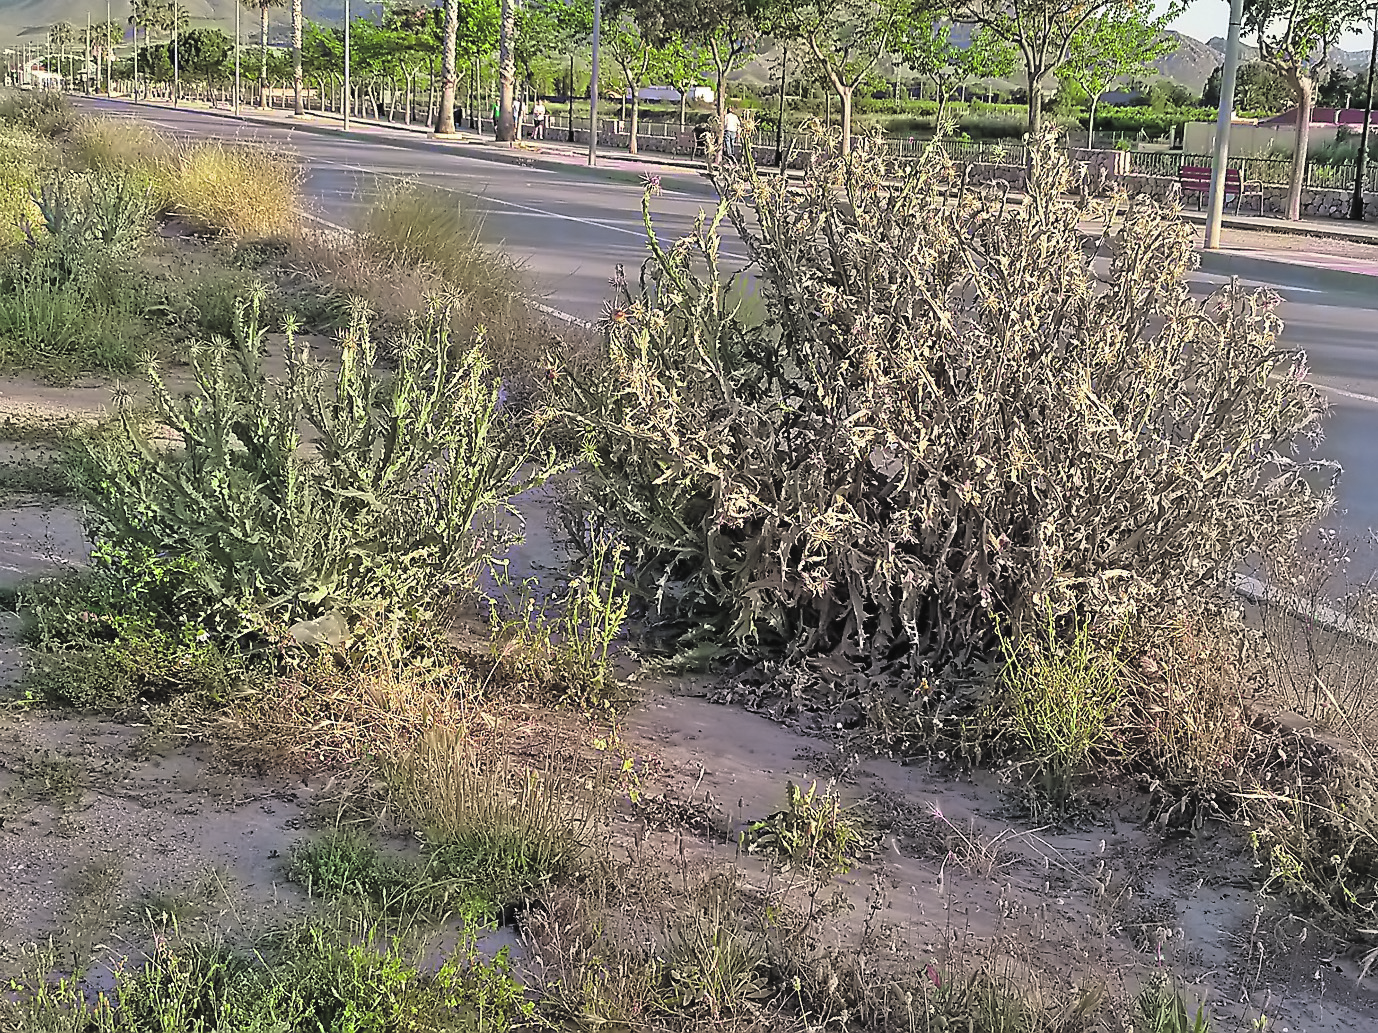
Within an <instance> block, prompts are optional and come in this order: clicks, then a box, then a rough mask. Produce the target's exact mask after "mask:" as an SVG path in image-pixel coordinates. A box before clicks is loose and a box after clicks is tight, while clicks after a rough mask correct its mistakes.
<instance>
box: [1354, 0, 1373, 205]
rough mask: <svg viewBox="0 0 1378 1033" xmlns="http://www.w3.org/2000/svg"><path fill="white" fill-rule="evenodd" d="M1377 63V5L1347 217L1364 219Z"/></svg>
mask: <svg viewBox="0 0 1378 1033" xmlns="http://www.w3.org/2000/svg"><path fill="white" fill-rule="evenodd" d="M1375 63H1378V7H1375V8H1374V9H1373V43H1372V45H1371V49H1370V50H1369V54H1368V89H1367V90H1366V91H1365V92H1364V130H1363V132H1362V133H1360V134H1359V156H1358V159H1357V160H1356V161H1355V163H1354V165H1355V168H1354V197H1353V199H1352V200H1351V201H1350V205H1349V217H1350V218H1351V219H1353V220H1354V221H1355V222H1363V221H1364V188H1365V187H1366V186H1367V185H1368V134H1369V131H1370V130H1371V129H1372V128H1373V66H1374V64H1375Z"/></svg>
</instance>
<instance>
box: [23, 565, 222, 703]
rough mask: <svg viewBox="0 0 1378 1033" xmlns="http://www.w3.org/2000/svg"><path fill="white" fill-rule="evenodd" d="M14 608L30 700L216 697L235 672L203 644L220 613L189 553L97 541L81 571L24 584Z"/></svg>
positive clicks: (215, 649)
mask: <svg viewBox="0 0 1378 1033" xmlns="http://www.w3.org/2000/svg"><path fill="white" fill-rule="evenodd" d="M18 608H19V611H20V613H21V614H23V615H24V618H25V632H24V634H25V639H26V641H28V642H29V643H30V644H31V645H34V646H36V647H37V650H38V651H37V655H36V657H35V659H34V663H33V666H32V668H31V670H30V671H29V673H28V674H27V676H26V678H25V682H24V688H25V691H26V692H27V693H28V694H29V695H30V696H32V697H34V698H41V699H45V700H48V701H50V702H57V703H65V704H70V705H72V706H77V707H83V708H85V707H90V708H100V709H121V708H124V707H128V706H131V705H132V704H134V703H135V702H136V701H138V700H139V699H141V698H152V699H163V698H167V697H169V696H172V695H178V694H182V693H187V692H196V693H202V694H205V695H206V696H208V697H210V698H223V697H224V696H225V695H226V694H227V693H228V692H230V691H231V690H232V688H233V687H234V685H236V684H237V683H238V681H239V680H240V678H241V677H242V673H243V672H242V667H241V665H240V664H239V663H238V662H237V661H234V660H231V659H229V658H227V657H226V656H225V655H224V654H223V653H222V652H221V651H220V649H219V648H218V647H217V646H216V644H215V643H213V642H211V641H210V636H209V634H208V633H207V630H206V629H207V627H209V626H214V625H215V624H216V623H217V622H218V621H220V620H222V619H223V615H222V614H220V613H218V612H217V611H218V608H217V607H216V606H215V605H214V604H213V603H212V602H211V601H209V600H207V599H206V597H205V596H204V595H202V593H201V591H200V587H199V584H198V579H197V576H196V572H195V568H194V564H193V563H192V561H190V560H188V559H169V558H166V557H161V556H158V555H155V554H154V553H153V552H151V551H150V550H148V549H144V548H139V547H132V548H120V547H116V546H114V545H111V544H110V543H101V544H99V545H97V546H96V548H95V550H94V551H93V554H92V557H91V565H90V567H89V568H88V569H84V570H79V571H74V572H72V573H69V574H66V575H64V576H61V577H58V578H46V579H40V580H38V581H35V582H31V583H30V584H28V585H25V586H24V587H23V588H22V589H21V590H20V592H19V598H18Z"/></svg>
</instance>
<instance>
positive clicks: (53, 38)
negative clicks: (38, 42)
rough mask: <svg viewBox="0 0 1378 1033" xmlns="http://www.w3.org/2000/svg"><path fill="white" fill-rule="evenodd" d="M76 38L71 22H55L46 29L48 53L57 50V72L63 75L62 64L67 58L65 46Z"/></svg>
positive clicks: (69, 44) (68, 45)
mask: <svg viewBox="0 0 1378 1033" xmlns="http://www.w3.org/2000/svg"><path fill="white" fill-rule="evenodd" d="M75 38H76V34H75V31H74V30H73V29H72V23H71V22H57V23H55V24H54V25H53V26H51V27H50V28H49V29H48V53H49V54H51V53H53V51H57V72H58V74H59V75H64V74H65V73H64V72H63V71H62V65H63V63H64V62H65V61H66V60H67V48H68V47H70V46H71V45H72V41H73V40H74V39H75Z"/></svg>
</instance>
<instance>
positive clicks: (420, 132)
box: [95, 98, 1378, 299]
mask: <svg viewBox="0 0 1378 1033" xmlns="http://www.w3.org/2000/svg"><path fill="white" fill-rule="evenodd" d="M95 99H100V100H104V101H105V102H107V103H109V102H110V101H109V100H108V99H106V98H95ZM115 103H123V104H129V103H130V102H129V101H128V100H124V99H121V98H116V100H115ZM139 106H140V107H148V108H161V109H166V110H171V106H170V105H169V104H167V103H166V102H162V101H152V102H150V101H143V102H140V104H139ZM177 110H187V111H195V112H197V113H199V114H209V115H215V116H218V117H222V118H226V119H233V120H237V121H239V122H241V123H246V124H251V125H269V126H274V127H276V128H291V129H293V130H296V131H299V132H307V133H319V134H323V135H328V136H335V137H347V138H349V139H358V140H365V141H374V142H377V143H381V144H386V145H390V146H394V147H405V148H409V149H414V150H427V151H434V150H436V149H441V150H446V151H450V152H452V153H455V154H461V155H463V156H465V157H469V158H477V159H480V160H483V161H491V162H496V163H500V164H506V165H516V166H523V167H527V168H541V169H548V170H551V171H558V172H565V173H568V174H571V175H585V176H589V177H593V178H599V179H603V180H605V181H612V182H623V183H634V184H642V183H645V182H647V181H648V179H649V178H650V177H652V176H654V177H656V178H657V179H658V180H659V184H660V188H661V189H662V190H667V191H671V192H674V193H681V194H686V195H690V196H695V197H702V198H705V199H716V198H717V196H718V193H717V190H716V189H715V188H714V186H713V184H712V183H711V182H710V181H709V179H708V178H707V176H706V175H705V169H704V163H703V161H702V160H701V159H693V158H684V157H679V156H674V155H664V154H658V153H652V154H639V155H632V154H629V153H628V152H627V151H625V150H622V149H619V148H610V147H600V148H599V158H598V164H597V166H594V167H590V166H589V164H588V149H587V148H586V147H580V146H576V145H573V144H569V143H567V142H564V141H556V140H546V141H531V140H523V141H521V142H520V143H519V144H517V145H515V146H514V145H510V144H502V143H498V142H497V141H495V140H494V139H492V138H491V137H487V136H482V135H479V134H478V133H476V132H474V131H472V130H461V131H460V132H458V133H457V134H456V135H455V136H454V137H453V138H444V139H442V138H437V137H436V136H434V135H433V134H432V133H431V131H430V128H429V127H428V126H425V125H411V126H408V125H401V124H396V123H392V124H389V123H386V122H375V121H372V120H368V119H357V118H354V119H351V120H350V128H349V130H348V131H347V132H346V130H345V129H344V127H343V125H342V120H341V118H340V117H339V116H338V115H336V114H334V113H331V112H325V113H321V112H311V113H310V114H309V115H308V116H306V117H305V118H297V117H295V116H294V115H292V114H291V113H289V112H286V111H281V110H279V109H268V110H264V109H262V108H253V107H248V106H244V107H242V108H241V109H240V114H239V115H238V116H236V115H234V114H233V112H231V111H230V110H229V109H227V108H219V107H210V106H208V105H205V104H193V103H185V102H184V103H183V104H181V105H180V106H179V108H178V109H177ZM1182 215H1183V218H1184V219H1185V220H1186V221H1188V222H1191V223H1195V224H1197V225H1200V226H1202V227H1204V224H1205V214H1204V213H1203V212H1196V211H1192V210H1186V211H1184V212H1183V213H1182ZM1223 226H1224V230H1225V232H1224V233H1223V235H1222V240H1221V243H1222V247H1221V248H1220V250H1218V251H1206V250H1204V247H1203V248H1202V251H1201V270H1202V272H1206V273H1211V274H1214V275H1219V276H1239V277H1241V278H1243V279H1248V280H1257V281H1259V282H1264V283H1270V284H1273V285H1275V286H1279V287H1299V288H1303V289H1307V290H1322V291H1327V290H1329V291H1344V292H1362V293H1367V294H1370V295H1371V296H1373V297H1375V298H1376V299H1378V224H1372V223H1351V222H1345V221H1340V220H1333V219H1305V220H1302V221H1299V222H1295V223H1293V222H1286V221H1284V220H1282V219H1278V218H1273V217H1268V216H1258V215H1227V216H1226V217H1225V218H1224V221H1223ZM1203 238H1204V231H1203V233H1202V236H1201V237H1199V238H1198V245H1199V246H1200V245H1204V239H1203Z"/></svg>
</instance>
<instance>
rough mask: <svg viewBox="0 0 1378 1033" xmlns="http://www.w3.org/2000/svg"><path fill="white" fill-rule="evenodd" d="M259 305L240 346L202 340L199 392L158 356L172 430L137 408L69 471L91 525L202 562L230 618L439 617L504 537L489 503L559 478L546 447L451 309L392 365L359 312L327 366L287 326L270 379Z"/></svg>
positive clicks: (236, 341) (201, 574) (160, 407)
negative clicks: (460, 332) (503, 401)
mask: <svg viewBox="0 0 1378 1033" xmlns="http://www.w3.org/2000/svg"><path fill="white" fill-rule="evenodd" d="M260 303H261V295H260V294H255V296H254V297H253V298H251V299H250V300H249V301H248V302H246V303H245V304H243V305H242V306H241V307H240V309H239V312H238V317H237V319H236V326H235V334H234V337H233V340H232V341H226V340H224V339H217V340H214V341H212V343H211V344H209V345H207V346H204V347H198V348H195V349H193V351H192V352H191V354H190V357H189V358H190V361H191V366H192V372H193V376H194V379H195V384H196V390H195V392H194V393H192V394H191V395H189V396H186V397H174V396H173V395H172V394H171V393H170V392H169V391H168V390H167V388H166V387H165V385H164V383H163V381H162V379H161V377H160V376H159V374H158V372H157V370H156V368H150V370H149V375H150V379H151V382H152V385H153V388H154V411H155V421H154V422H155V424H156V425H158V426H161V427H165V428H166V430H163V431H159V430H157V429H156V427H155V428H152V429H151V428H150V427H148V426H145V425H144V423H143V422H141V421H139V420H136V419H134V418H133V413H132V410H130V409H129V407H128V403H127V402H125V404H124V408H123V410H122V411H123V413H124V420H123V433H122V434H121V435H120V436H119V437H118V438H117V439H116V440H113V441H108V440H106V441H99V442H89V443H86V444H85V446H84V447H83V449H82V451H81V453H80V454H79V456H78V460H77V462H76V463H75V464H74V481H75V483H76V486H77V489H78V492H79V493H80V495H81V497H82V498H83V500H84V501H85V502H86V504H87V506H88V509H89V513H90V517H89V520H90V523H89V528H90V532H91V534H92V535H93V537H94V538H95V539H96V540H98V541H110V542H113V543H117V544H119V545H121V546H125V547H135V546H137V547H143V548H147V549H149V550H153V551H156V552H159V553H164V554H166V555H168V556H170V557H173V558H176V559H187V560H190V561H192V562H193V568H192V569H194V570H195V572H196V575H197V578H198V580H199V584H200V588H201V590H202V592H203V593H204V595H205V597H206V598H209V599H215V600H221V601H224V602H225V604H226V612H228V613H231V614H241V615H243V614H252V613H258V614H262V615H264V616H266V617H268V618H269V619H272V620H277V621H280V622H282V623H284V624H290V623H292V622H294V621H300V620H305V619H312V618H316V617H318V616H321V615H323V614H326V613H330V612H333V611H343V612H344V613H345V614H346V615H350V614H358V613H362V612H367V611H369V610H372V609H376V608H378V607H382V608H385V609H392V610H396V611H399V612H413V613H416V614H421V615H424V614H427V613H430V612H433V610H434V608H435V607H436V606H437V605H439V604H441V603H442V602H443V601H444V600H445V599H446V598H448V597H450V596H452V595H453V594H454V593H456V592H459V591H462V590H465V589H467V588H469V587H470V586H472V584H473V583H474V577H475V574H476V571H477V570H478V568H479V567H480V565H481V564H483V563H485V562H487V561H488V560H489V559H490V558H491V557H492V556H493V555H495V554H498V553H500V552H501V551H502V550H503V549H504V548H505V547H506V545H507V544H508V542H509V541H510V537H509V536H508V535H507V534H505V533H504V532H502V531H501V530H499V527H498V523H497V521H496V519H495V514H496V513H497V512H498V511H499V510H501V509H503V508H504V507H505V506H506V505H507V500H508V499H509V498H511V497H512V496H514V495H516V494H518V493H520V492H521V491H524V490H526V488H528V487H530V486H531V485H533V484H537V483H540V482H541V480H543V479H544V477H545V476H547V474H548V473H549V472H550V471H551V469H552V468H553V467H552V463H551V460H550V457H549V456H547V455H543V454H541V452H540V451H539V446H538V445H537V444H536V442H534V441H533V440H532V438H531V436H530V435H529V434H527V433H526V432H525V431H524V430H519V429H518V428H516V427H515V426H513V425H511V424H510V423H509V422H507V421H506V420H504V418H503V416H502V414H501V413H500V411H499V388H498V386H497V385H496V384H495V383H493V382H492V381H491V379H490V378H489V377H488V375H487V369H488V367H487V363H486V360H485V358H484V352H483V344H482V341H474V342H472V343H470V344H469V345H468V346H467V347H462V348H457V347H455V346H454V344H453V342H452V341H451V339H450V335H449V331H448V319H447V318H446V313H445V309H444V307H443V305H438V306H437V307H436V308H434V309H433V310H432V311H431V313H430V314H429V316H428V317H427V318H426V319H425V320H424V321H423V322H421V323H419V324H418V325H417V326H415V327H414V328H413V329H412V331H411V332H409V333H408V334H406V335H405V336H404V337H402V338H401V339H400V340H399V341H398V343H397V346H396V351H397V359H396V365H395V368H393V369H392V370H391V371H390V372H388V373H384V372H383V371H382V370H380V369H379V368H378V366H377V364H376V358H377V356H376V348H375V344H374V341H373V338H372V337H371V335H370V333H369V327H368V322H367V316H366V313H365V312H363V311H357V312H356V313H355V317H354V319H353V322H352V324H351V327H350V329H349V331H348V332H347V333H346V334H344V336H343V339H342V354H341V355H340V357H339V359H338V361H337V362H335V363H334V364H333V368H331V367H327V366H322V365H318V364H316V363H313V362H312V361H311V359H310V355H309V352H308V350H307V349H305V348H303V347H301V346H300V345H299V343H298V342H297V340H296V338H295V334H294V328H293V327H291V326H290V325H289V326H288V327H287V332H286V343H285V346H284V350H285V359H286V373H285V376H284V379H283V380H282V381H281V382H280V383H275V382H273V381H272V380H270V379H269V377H268V376H267V374H266V373H265V372H264V368H263V361H262V351H263V349H264V347H265V339H264V331H263V329H262V328H261V327H260V326H259V322H258V312H259V305H260ZM303 432H306V433H308V434H309V438H308V437H304V436H303ZM156 433H163V434H170V435H171V436H172V439H173V441H174V442H176V447H172V448H169V447H166V446H165V445H163V444H160V443H159V441H158V440H157V439H156V438H155V434H156ZM216 630H224V631H227V632H232V633H238V632H239V631H241V630H243V629H242V628H235V627H226V628H224V629H216Z"/></svg>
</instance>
